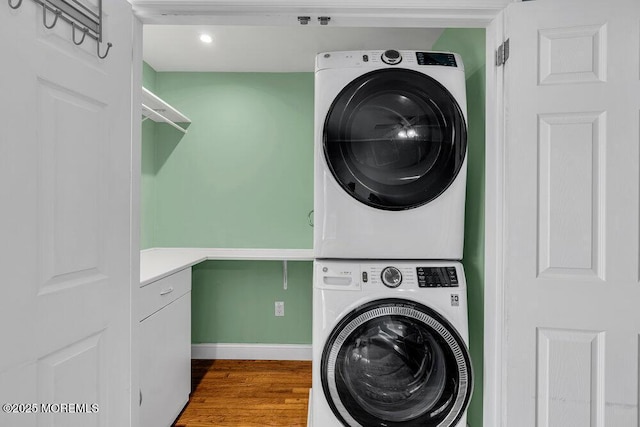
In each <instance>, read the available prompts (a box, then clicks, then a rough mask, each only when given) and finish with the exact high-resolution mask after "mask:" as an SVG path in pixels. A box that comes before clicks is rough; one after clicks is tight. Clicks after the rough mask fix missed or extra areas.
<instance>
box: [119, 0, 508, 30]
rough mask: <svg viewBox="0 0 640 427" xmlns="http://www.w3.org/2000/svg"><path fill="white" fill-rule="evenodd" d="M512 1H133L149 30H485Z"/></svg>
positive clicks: (136, 10)
mask: <svg viewBox="0 0 640 427" xmlns="http://www.w3.org/2000/svg"><path fill="white" fill-rule="evenodd" d="M509 2H510V0H396V1H394V2H393V6H390V3H389V2H388V1H387V0H331V1H328V0H260V1H256V0H235V1H229V0H198V1H189V2H185V1H179V0H134V1H132V3H133V10H134V13H135V14H136V16H138V18H140V19H141V20H142V21H143V22H144V23H145V24H173V25H176V24H190V25H194V24H208V25H282V26H287V25H293V26H295V25H300V24H299V23H298V20H297V17H298V16H300V15H308V16H310V17H311V18H312V20H311V21H310V22H309V25H319V24H318V22H317V19H316V18H317V17H318V16H322V15H324V16H330V17H331V22H330V24H329V25H330V26H351V27H354V26H355V27H358V26H368V27H416V26H419V27H424V26H429V27H447V26H448V27H485V26H486V25H487V24H488V23H489V22H491V20H492V19H493V18H494V17H495V16H496V14H498V13H499V12H500V11H501V10H502V9H503V8H504V7H505V6H506V5H507V4H508V3H509Z"/></svg>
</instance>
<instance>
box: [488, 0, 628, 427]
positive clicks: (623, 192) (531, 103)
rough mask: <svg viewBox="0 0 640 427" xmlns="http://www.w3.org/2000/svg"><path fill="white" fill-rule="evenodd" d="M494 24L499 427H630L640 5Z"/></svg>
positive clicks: (557, 9)
mask: <svg viewBox="0 0 640 427" xmlns="http://www.w3.org/2000/svg"><path fill="white" fill-rule="evenodd" d="M505 23H506V36H507V37H508V38H509V39H510V56H509V58H508V60H507V62H506V64H505V69H504V76H505V108H506V129H505V159H506V162H505V181H504V182H505V184H504V185H505V187H504V189H505V192H504V197H505V212H504V214H505V225H504V231H505V245H504V249H505V250H504V254H505V255H504V286H505V294H504V304H505V322H504V325H505V326H504V327H505V335H504V336H505V346H504V350H505V351H506V353H505V354H504V355H503V360H505V361H506V366H505V368H504V369H505V370H504V373H505V378H506V381H505V382H504V385H505V388H504V395H503V400H504V402H506V403H505V413H504V417H506V418H504V419H505V420H506V421H504V422H503V425H504V426H508V427H512V426H518V427H533V426H536V427H589V426H590V427H605V426H606V427H632V426H633V427H637V426H638V425H639V424H638V423H639V420H638V364H639V359H638V349H639V345H640V263H639V252H638V242H639V240H640V237H639V236H640V234H639V231H640V230H639V222H640V221H639V215H638V214H639V212H638V206H639V195H640V187H639V179H640V175H639V168H638V164H639V160H640V151H639V145H640V137H639V131H638V124H639V118H640V80H639V79H640V68H639V58H638V57H639V54H640V31H639V25H640V2H638V0H610V1H602V0H581V1H557V0H537V1H531V2H523V3H515V4H512V5H510V6H509V7H508V8H507V10H506V21H505ZM487 398H491V397H487ZM487 427H490V426H487Z"/></svg>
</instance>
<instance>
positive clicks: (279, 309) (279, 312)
mask: <svg viewBox="0 0 640 427" xmlns="http://www.w3.org/2000/svg"><path fill="white" fill-rule="evenodd" d="M275 314H276V316H277V317H282V316H284V301H276V313H275Z"/></svg>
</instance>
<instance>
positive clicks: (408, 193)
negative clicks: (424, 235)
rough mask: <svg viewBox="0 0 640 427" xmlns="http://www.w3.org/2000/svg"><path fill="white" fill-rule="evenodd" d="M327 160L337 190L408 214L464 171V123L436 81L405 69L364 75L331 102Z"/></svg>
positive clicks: (326, 140) (465, 147) (459, 110)
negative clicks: (337, 185) (462, 169)
mask: <svg viewBox="0 0 640 427" xmlns="http://www.w3.org/2000/svg"><path fill="white" fill-rule="evenodd" d="M323 138H324V139H323V141H324V153H325V159H326V161H327V164H328V166H329V169H330V170H331V172H332V174H333V176H334V177H335V179H336V180H337V181H338V183H339V184H340V185H341V186H342V188H343V189H344V190H345V191H346V192H347V193H348V194H350V195H351V196H352V197H354V198H356V199H357V200H358V201H360V202H362V203H365V204H367V205H369V206H372V207H374V208H378V209H387V210H401V209H411V208H415V207H418V206H421V205H424V204H425V203H428V202H430V201H431V200H433V199H435V198H436V197H438V196H439V195H440V194H442V193H443V192H444V191H445V190H446V189H447V188H448V187H449V185H451V183H452V182H453V180H454V179H455V178H456V176H457V175H458V172H459V171H460V168H461V167H462V164H463V161H464V157H465V153H466V149H467V126H466V124H465V121H464V116H463V114H462V110H461V109H460V106H459V105H458V103H457V102H456V100H455V99H454V98H453V96H452V95H451V93H449V91H448V90H447V89H445V88H444V86H442V85H441V84H440V83H439V82H437V81H436V80H434V79H433V78H431V77H429V76H426V75H424V74H422V73H419V72H417V71H412V70H406V69H384V70H377V71H373V72H370V73H367V74H364V75H362V76H361V77H359V78H357V79H356V80H354V81H352V82H351V83H350V84H349V85H347V86H346V87H345V88H344V89H343V90H342V92H340V94H338V96H337V98H336V99H335V100H334V102H333V104H332V105H331V108H330V109H329V113H328V114H327V118H326V120H325V125H324V134H323Z"/></svg>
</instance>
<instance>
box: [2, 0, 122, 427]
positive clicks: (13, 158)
mask: <svg viewBox="0 0 640 427" xmlns="http://www.w3.org/2000/svg"><path fill="white" fill-rule="evenodd" d="M83 2H84V3H92V4H93V6H89V7H94V6H95V4H97V0H92V1H89V0H83ZM18 3H20V2H19V1H18V0H12V1H10V2H9V4H10V5H14V6H15V5H17V4H18ZM102 3H103V15H104V22H105V32H104V40H105V44H104V45H103V46H102V47H101V50H100V53H101V54H104V52H105V50H106V46H105V45H106V42H107V41H108V42H112V43H113V47H112V48H111V50H110V51H109V54H108V56H107V57H106V58H105V59H99V58H98V57H97V56H96V43H95V42H94V41H93V40H89V37H87V39H86V40H85V41H84V42H83V43H82V44H81V45H80V46H76V45H75V44H74V43H73V41H72V28H71V26H70V25H69V24H67V23H66V22H63V20H62V19H59V20H58V22H57V23H56V25H55V27H53V28H52V29H46V28H45V27H44V26H43V8H42V6H40V5H39V4H38V3H37V2H35V1H31V0H23V1H22V3H21V5H20V7H19V8H17V9H15V10H14V9H12V8H10V7H9V5H8V4H7V1H3V2H1V3H0V54H1V57H2V60H1V65H0V123H1V125H0V266H1V267H0V282H1V284H0V289H1V291H2V295H1V296H0V325H1V326H0V328H1V329H0V330H1V331H2V343H1V344H0V404H2V405H3V406H2V411H0V425H2V426H65V427H72V426H78V427H80V426H82V427H89V426H91V427H111V426H128V425H130V423H131V422H130V418H131V404H130V402H131V400H132V398H131V390H130V389H131V386H130V381H131V367H130V365H131V363H130V360H131V350H130V349H131V343H130V339H131V313H130V311H131V297H130V289H131V274H130V271H131V267H130V264H131V257H132V255H131V254H132V250H131V243H130V240H131V226H130V221H131V147H132V144H131V140H132V136H131V134H132V131H131V129H132V107H131V94H132V92H131V86H132V81H131V69H132V59H131V58H132V26H133V15H132V12H131V6H130V5H129V3H127V2H126V1H125V0H104V1H103V2H102ZM45 18H46V22H47V25H52V23H53V21H54V19H55V16H54V14H53V13H52V12H48V13H47V15H46V17H45ZM80 35H81V34H80V33H78V34H77V35H76V40H79V39H80ZM47 405H48V406H47Z"/></svg>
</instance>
